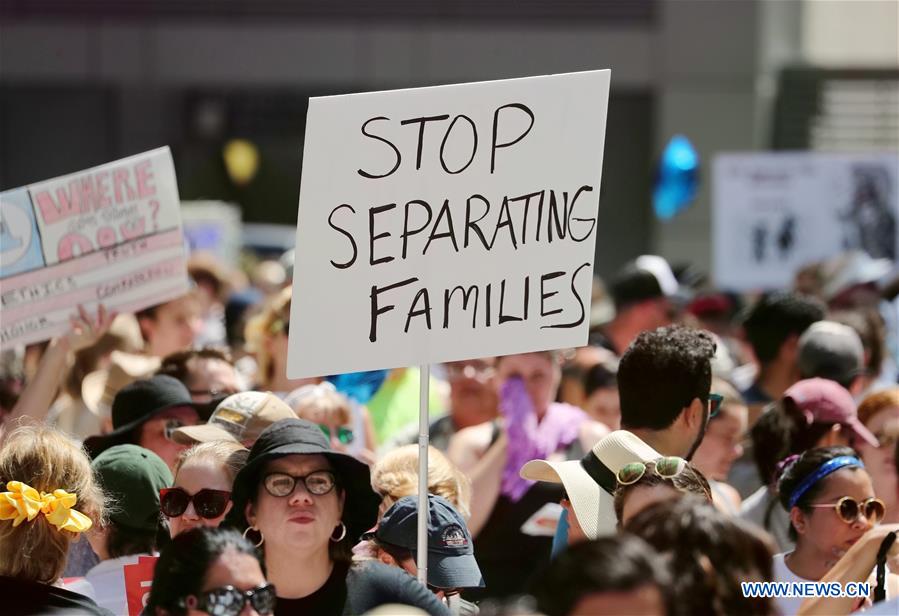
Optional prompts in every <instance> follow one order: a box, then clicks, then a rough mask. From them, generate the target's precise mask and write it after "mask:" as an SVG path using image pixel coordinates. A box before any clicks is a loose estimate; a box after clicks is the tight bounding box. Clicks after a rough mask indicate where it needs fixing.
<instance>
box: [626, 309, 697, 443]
mask: <svg viewBox="0 0 899 616" xmlns="http://www.w3.org/2000/svg"><path fill="white" fill-rule="evenodd" d="M714 355H715V342H714V340H713V339H712V337H711V336H710V335H709V334H708V333H707V332H704V331H702V330H696V329H688V328H685V327H680V326H671V327H660V328H658V329H655V330H653V331H649V332H643V333H642V334H640V335H639V336H638V337H637V339H636V340H634V342H633V343H632V344H631V345H630V347H628V349H627V351H626V352H625V353H624V356H623V357H622V358H621V363H620V364H619V365H618V394H619V397H620V400H621V428H622V429H623V430H627V431H629V432H631V433H633V434H634V435H636V436H637V437H639V438H640V439H641V440H642V441H643V442H644V443H646V444H647V445H649V446H650V447H652V448H653V449H655V450H656V451H658V452H659V453H660V454H661V455H663V456H680V457H682V458H684V459H686V460H689V459H690V458H691V457H692V456H693V453H694V452H695V451H696V449H697V448H698V447H699V443H701V442H702V437H703V436H705V428H706V424H707V423H708V419H709V414H710V388H711V383H712V366H711V359H712V358H713V357H714Z"/></svg>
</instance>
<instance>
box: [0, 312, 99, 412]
mask: <svg viewBox="0 0 899 616" xmlns="http://www.w3.org/2000/svg"><path fill="white" fill-rule="evenodd" d="M115 316H116V315H115V313H107V311H106V308H105V307H104V306H103V305H102V304H101V305H100V307H99V308H98V310H97V315H96V318H92V317H91V315H89V314H88V313H87V311H86V310H85V309H84V307H83V306H78V316H72V317H71V320H70V322H71V328H70V329H69V331H68V332H66V333H65V334H64V335H62V336H60V337H58V338H54V339H53V340H51V341H50V344H49V346H48V347H47V350H46V351H45V352H44V355H43V357H41V361H40V363H39V364H38V367H37V372H36V373H35V375H34V378H33V379H31V381H30V382H29V383H28V384H27V385H26V386H25V389H24V391H22V395H21V396H19V400H18V402H16V405H15V406H14V407H13V409H12V412H11V413H10V414H9V415H8V416H7V418H6V423H7V424H9V425H12V422H14V421H18V420H20V419H21V418H23V417H28V418H30V419H33V420H35V421H43V420H44V419H45V418H46V417H47V411H48V410H49V409H50V405H51V404H53V401H54V400H55V399H56V394H57V393H58V392H59V387H60V385H61V383H62V380H63V379H64V378H65V375H66V373H67V371H68V367H69V353H76V352H78V351H80V350H81V349H85V348H87V347H89V346H91V345H93V344H95V343H96V342H97V341H98V340H99V339H100V337H101V336H102V335H103V334H105V333H106V332H107V331H109V326H110V325H111V324H112V321H113V319H115Z"/></svg>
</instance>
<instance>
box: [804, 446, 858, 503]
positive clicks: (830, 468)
mask: <svg viewBox="0 0 899 616" xmlns="http://www.w3.org/2000/svg"><path fill="white" fill-rule="evenodd" d="M845 466H857V467H858V468H865V465H864V464H862V461H861V460H859V459H858V458H856V457H855V456H840V457H839V458H834V459H833V460H828V461H827V462H825V463H824V464H822V465H821V466H819V467H818V468H817V469H815V472H813V473H812V474H811V475H809V476H808V477H806V478H805V479H803V480H802V483H800V484H799V485H798V486H797V487H796V489H795V490H793V493H792V494H791V495H790V506H789V507H788V509H792V508H793V507H795V506H796V503H797V502H799V499H800V498H802V495H803V494H805V493H806V492H808V491H809V488H811V487H812V486H813V485H815V484H816V483H818V482H819V481H821V480H822V479H823V478H824V477H827V476H828V475H830V474H831V473H833V472H835V471H838V470H840V469H841V468H843V467H845Z"/></svg>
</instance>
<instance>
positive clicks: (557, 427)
mask: <svg viewBox="0 0 899 616" xmlns="http://www.w3.org/2000/svg"><path fill="white" fill-rule="evenodd" d="M499 408H500V412H501V413H502V415H503V418H504V419H505V429H506V434H507V435H508V437H509V444H508V451H507V454H506V466H505V468H504V469H503V477H502V483H501V484H500V494H502V495H503V496H506V497H508V498H509V499H510V500H511V501H513V502H518V501H519V500H521V497H522V496H524V494H525V492H527V491H528V489H529V488H530V487H531V486H532V485H533V484H534V482H533V481H531V480H529V479H524V478H523V477H521V475H519V474H518V472H519V471H520V470H521V467H522V466H524V465H525V463H526V462H529V461H531V460H545V459H546V458H548V457H549V456H550V455H552V454H554V453H555V452H557V451H559V450H560V449H562V448H564V447H567V446H568V445H570V444H571V443H572V442H574V440H575V439H576V438H577V437H578V434H579V432H580V429H581V425H582V424H583V423H584V421H585V420H586V419H587V415H586V414H585V413H584V412H583V411H582V410H581V409H579V408H577V407H575V406H571V405H570V404H563V403H559V402H554V403H552V404H550V406H549V409H547V411H546V415H544V416H543V420H542V421H540V423H539V424H538V423H537V414H536V413H535V412H534V404H533V402H532V401H531V397H530V396H529V395H528V392H527V389H526V388H525V385H524V382H523V381H522V380H521V379H520V378H511V379H509V380H508V381H506V382H505V383H503V386H502V390H501V392H500V404H499Z"/></svg>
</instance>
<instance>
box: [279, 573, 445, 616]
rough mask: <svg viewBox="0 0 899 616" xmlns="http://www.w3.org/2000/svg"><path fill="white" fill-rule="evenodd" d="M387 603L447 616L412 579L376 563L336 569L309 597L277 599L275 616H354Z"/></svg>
mask: <svg viewBox="0 0 899 616" xmlns="http://www.w3.org/2000/svg"><path fill="white" fill-rule="evenodd" d="M388 603H400V604H404V605H413V606H415V607H418V608H420V609H423V610H425V611H426V612H427V613H428V614H431V615H432V616H450V612H449V610H448V609H447V607H446V606H445V605H444V604H443V603H442V602H441V601H440V599H438V598H437V596H436V595H435V594H434V593H432V592H431V591H430V590H428V589H427V588H426V587H425V586H423V585H421V584H420V583H419V582H418V580H416V579H415V578H414V577H412V576H411V575H409V574H408V573H406V572H405V571H403V570H402V569H400V568H399V567H390V566H388V565H385V564H383V563H380V562H376V561H372V562H366V563H362V564H357V565H354V566H353V567H351V568H350V567H348V566H347V565H346V564H337V565H335V566H334V570H333V571H332V572H331V575H330V577H328V580H327V581H326V582H325V583H324V585H323V586H322V587H321V588H319V589H318V590H316V591H315V592H314V593H312V594H311V595H309V596H306V597H303V598H302V599H282V598H280V597H279V598H278V602H277V604H276V605H275V616H342V615H353V616H355V615H357V614H364V613H365V612H367V611H369V610H372V609H374V608H376V607H378V606H379V605H384V604H388Z"/></svg>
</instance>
